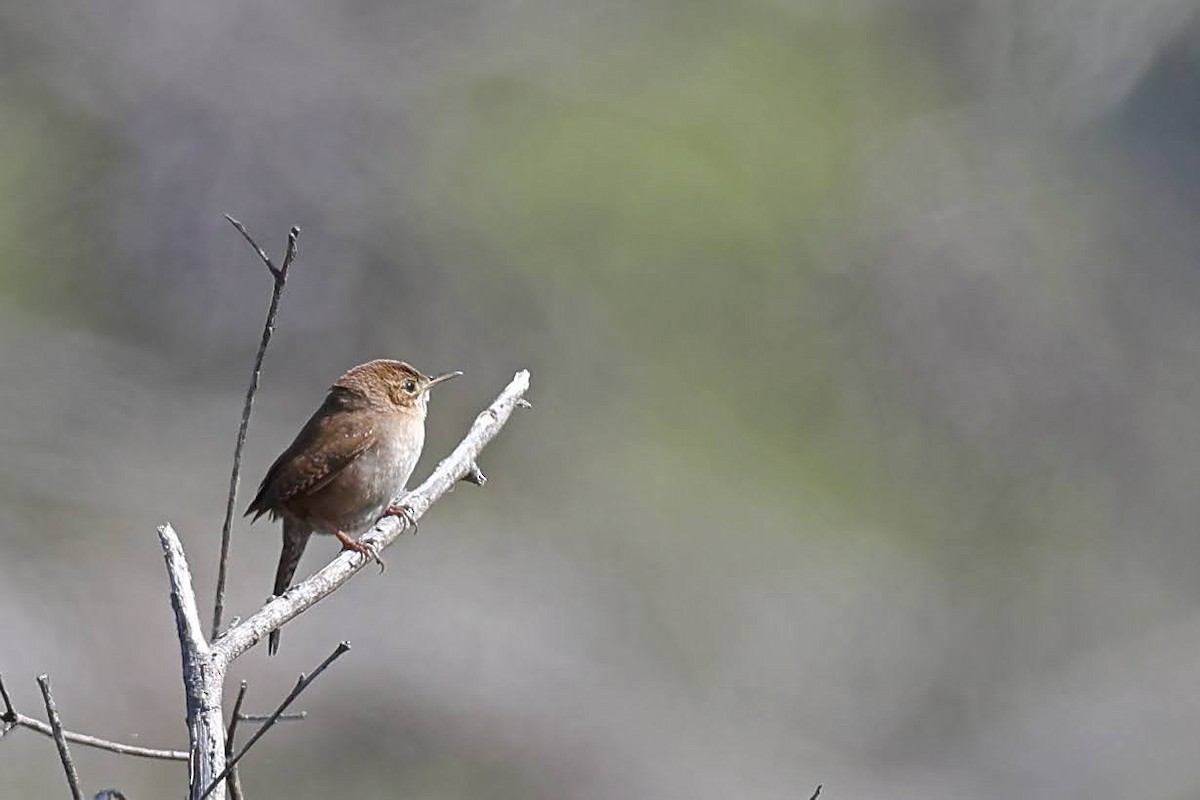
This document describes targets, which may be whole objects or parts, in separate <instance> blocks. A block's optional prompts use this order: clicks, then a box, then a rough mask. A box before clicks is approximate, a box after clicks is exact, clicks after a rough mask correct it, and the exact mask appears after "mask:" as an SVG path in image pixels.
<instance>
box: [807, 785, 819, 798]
mask: <svg viewBox="0 0 1200 800" xmlns="http://www.w3.org/2000/svg"><path fill="white" fill-rule="evenodd" d="M821 786H822V784H820V783H818V784H817V790H816V791H815V792H813V793H812V797H810V798H808V800H817V798H818V797H820V796H821Z"/></svg>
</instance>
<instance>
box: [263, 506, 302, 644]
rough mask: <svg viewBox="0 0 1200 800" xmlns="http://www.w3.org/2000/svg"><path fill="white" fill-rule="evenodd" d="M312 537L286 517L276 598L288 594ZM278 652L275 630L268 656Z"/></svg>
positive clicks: (276, 573) (268, 639) (271, 637)
mask: <svg viewBox="0 0 1200 800" xmlns="http://www.w3.org/2000/svg"><path fill="white" fill-rule="evenodd" d="M311 535H312V531H311V530H309V529H308V528H306V527H304V526H303V525H301V524H300V523H299V522H296V521H295V520H292V519H289V518H287V517H284V519H283V549H282V550H280V551H279V566H278V567H277V568H276V570H275V589H274V591H273V592H272V594H274V595H275V596H276V597H279V596H280V595H281V594H283V593H284V592H286V591H287V588H288V586H289V585H291V582H292V576H293V575H295V574H296V567H297V565H299V564H300V556H302V555H304V547H305V545H307V544H308V537H309V536H311ZM278 650H279V631H278V630H274V631H271V633H270V635H269V636H267V654H268V655H272V656H273V655H275V653H276V652H277V651H278Z"/></svg>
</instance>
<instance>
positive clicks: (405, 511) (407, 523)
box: [383, 505, 417, 533]
mask: <svg viewBox="0 0 1200 800" xmlns="http://www.w3.org/2000/svg"><path fill="white" fill-rule="evenodd" d="M383 515H384V516H385V517H400V518H401V519H402V520H404V527H406V528H412V532H413V533H416V532H417V515H416V512H414V511H413V510H412V509H411V508H410V507H409V506H406V505H396V506H388V507H387V508H386V509H385V510H384V512H383Z"/></svg>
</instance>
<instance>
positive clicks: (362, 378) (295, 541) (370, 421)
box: [246, 359, 461, 654]
mask: <svg viewBox="0 0 1200 800" xmlns="http://www.w3.org/2000/svg"><path fill="white" fill-rule="evenodd" d="M459 374H461V373H458V372H451V373H447V374H445V375H439V376H438V377H436V378H431V377H428V376H426V375H422V374H421V373H420V372H419V371H417V370H416V369H414V368H413V367H411V366H409V365H408V364H405V363H404V362H402V361H389V360H386V359H380V360H376V361H369V362H367V363H366V364H360V365H359V366H357V367H354V368H353V369H351V370H350V371H348V372H347V373H346V374H345V375H343V376H342V377H340V378H338V379H337V380H336V381H335V382H334V384H333V386H331V387H330V388H329V394H327V395H326V396H325V402H323V403H322V404H321V407H320V408H318V409H317V410H316V411H315V412H314V413H313V415H312V417H310V418H309V420H308V422H307V423H305V425H304V427H303V428H301V429H300V433H299V434H297V435H296V439H295V441H293V442H292V443H291V445H290V446H289V447H288V448H287V449H286V450H284V451H283V453H282V454H281V455H280V456H279V458H277V459H276V460H275V463H274V464H272V465H271V468H270V469H269V470H267V474H266V477H264V478H263V480H262V484H261V485H260V486H259V487H258V494H256V495H255V497H254V500H253V501H251V503H250V506H249V508H247V509H246V514H247V516H248V515H250V514H253V515H254V519H255V520H257V519H258V518H259V517H261V516H262V515H263V514H269V515H270V517H271V519H282V520H283V549H282V551H281V552H280V554H279V566H278V568H277V569H276V572H275V584H274V594H275V595H281V594H283V593H284V592H285V591H286V590H287V588H288V585H289V583H290V582H291V580H292V575H294V574H295V572H296V566H297V565H298V564H299V563H300V557H301V556H302V555H303V554H304V547H305V545H307V544H308V538H309V536H310V535H312V534H313V533H324V534H329V535H332V536H336V537H337V538H338V540H339V541H341V542H342V547H343V549H350V550H355V551H358V552H361V553H365V554H368V555H370V556H372V557H374V558H376V559H378V554H377V553H375V552H374V551H373V550H372V549H371V548H370V547H369V546H368V545H364V544H361V543H360V542H357V541H355V540H354V539H352V538H350V535H357V534H361V533H363V532H365V531H367V530H369V529H370V528H371V527H372V526H374V525H375V523H376V522H378V521H379V518H380V517H381V516H383V515H384V514H385V513H402V510H401V509H400V508H396V507H393V506H392V503H393V501H395V500H396V498H397V497H398V496H399V495H400V493H401V492H402V491H403V490H404V486H405V484H406V483H407V482H408V478H409V476H410V475H412V471H413V468H414V467H416V465H417V459H418V458H420V456H421V448H422V446H423V445H424V443H425V412H426V407H427V405H428V401H429V389H430V388H431V387H433V386H434V385H435V384H437V383H440V382H441V381H444V380H447V379H448V378H453V377H454V376H456V375H459ZM380 563H381V564H382V562H380ZM278 649H279V631H273V632H272V633H271V635H270V637H269V639H268V645H267V650H268V652H269V653H271V654H274V653H275V651H276V650H278Z"/></svg>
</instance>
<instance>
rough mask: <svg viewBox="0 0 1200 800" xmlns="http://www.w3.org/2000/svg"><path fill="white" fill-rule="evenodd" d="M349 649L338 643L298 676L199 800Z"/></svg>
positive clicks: (205, 795)
mask: <svg viewBox="0 0 1200 800" xmlns="http://www.w3.org/2000/svg"><path fill="white" fill-rule="evenodd" d="M349 649H350V643H349V642H339V643H338V646H337V647H336V648H334V651H333V652H332V653H330V654H329V655H328V656H326V657H325V660H324V661H322V662H321V663H320V664H318V665H317V668H316V669H314V670H313V671H312V674H311V675H308V676H307V677H306V676H304V675H301V676H300V680H298V681H296V685H295V687H293V688H292V691H290V692H288V696H287V697H285V698H283V702H282V703H280V704H279V707H278V708H276V709H275V711H274V712H272V714H271V716H270V717H268V718H267V721H266V723H264V724H263V726H262V727H261V728H259V729H258V730H257V731H255V732H254V735H253V736H251V737H250V741H248V742H246V744H245V745H244V746H243V747H242V749H241V750H239V751H238V754H237V755H236V756H234V757H233V758H231V759H229V762H228V763H227V764H225V769H224V770H222V771H221V774H219V775H217V777H216V778H214V779H213V782H212V783H211V784H209V786H208V788H207V789H205V790H204V794H202V795H200V800H204V798H206V797H208V795H209V793H210V792H212V790H213V789H215V788H216V787H217V786H219V785H220V783H221V781H223V780H225V776H226V775H228V774H229V772H230V771H231V770H232V769H233V768H234V767H236V766H237V763H238V762H239V761H241V760H242V757H243V756H244V755H246V753H247V752H249V750H250V748H251V747H253V746H254V745H255V743H256V742H257V741H258V740H259V739H261V738H262V737H263V734H265V733H266V732H267V731H269V730H271V728H272V727H274V726H275V723H276V722H278V721H279V718H280V717H282V716H283V712H284V711H287V707H288V706H290V705H291V704H292V701H293V700H295V699H296V698H297V697H299V696H300V693H301V692H303V691H304V690H305V689H307V688H308V687H309V685H310V684H312V682H313V681H315V680H316V679H317V676H318V675H320V674H321V673H322V672H324V671H325V668H326V667H328V666H329V665H330V664H332V663H333V662H334V661H336V660H337V659H338V658H340V657H341V656H342V654H344V653H345V652H346V651H348V650H349Z"/></svg>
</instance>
